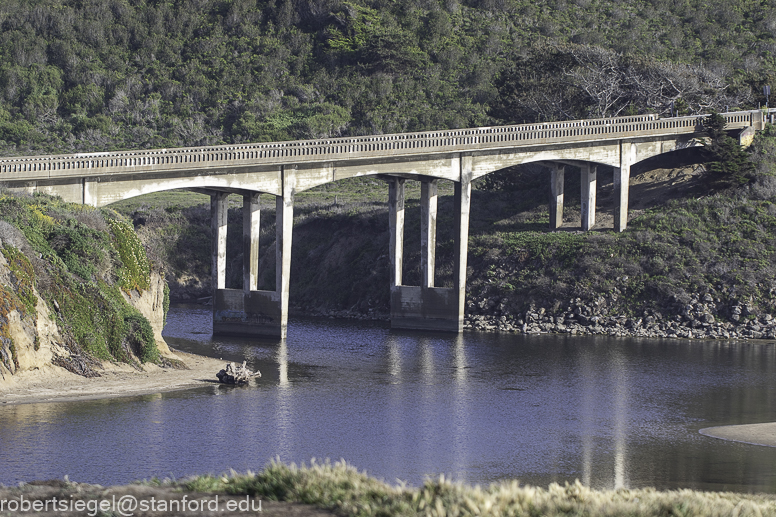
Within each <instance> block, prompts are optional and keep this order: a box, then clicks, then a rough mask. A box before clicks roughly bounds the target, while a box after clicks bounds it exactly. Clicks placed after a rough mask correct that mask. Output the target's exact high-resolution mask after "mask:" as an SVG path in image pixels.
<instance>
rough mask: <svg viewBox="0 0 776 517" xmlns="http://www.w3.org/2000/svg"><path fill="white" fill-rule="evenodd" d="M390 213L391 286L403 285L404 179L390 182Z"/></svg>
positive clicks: (395, 179)
mask: <svg viewBox="0 0 776 517" xmlns="http://www.w3.org/2000/svg"><path fill="white" fill-rule="evenodd" d="M388 215H389V222H388V225H389V231H390V232H391V237H390V239H391V240H390V244H389V251H388V254H389V255H390V257H391V287H395V286H397V285H401V281H402V266H403V264H404V179H403V178H391V179H390V181H389V182H388Z"/></svg>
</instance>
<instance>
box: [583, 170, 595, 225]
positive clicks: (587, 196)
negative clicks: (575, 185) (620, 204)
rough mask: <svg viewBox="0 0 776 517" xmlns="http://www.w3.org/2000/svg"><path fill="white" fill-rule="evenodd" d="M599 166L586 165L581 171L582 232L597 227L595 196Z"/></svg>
mask: <svg viewBox="0 0 776 517" xmlns="http://www.w3.org/2000/svg"><path fill="white" fill-rule="evenodd" d="M597 175H598V166H597V165H596V164H594V163H593V164H591V163H586V164H584V165H583V166H582V170H581V171H580V180H581V181H580V183H581V184H582V230H583V231H585V232H587V231H590V229H591V228H592V227H593V226H595V195H596V188H597V187H596V176H597Z"/></svg>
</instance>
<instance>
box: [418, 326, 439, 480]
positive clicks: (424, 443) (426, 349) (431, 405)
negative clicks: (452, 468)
mask: <svg viewBox="0 0 776 517" xmlns="http://www.w3.org/2000/svg"><path fill="white" fill-rule="evenodd" d="M418 345H419V346H420V379H419V380H418V382H419V384H420V390H421V401H422V402H421V407H422V412H421V413H420V414H419V415H418V419H419V421H418V424H419V425H420V429H421V435H420V442H421V443H420V445H421V449H420V451H419V452H420V455H421V458H420V466H421V469H422V471H423V472H424V473H428V474H431V473H432V471H433V470H434V468H435V467H434V465H435V464H438V463H439V462H438V461H436V458H435V456H436V454H435V449H434V447H433V444H434V442H435V439H436V436H435V432H434V431H435V424H436V423H437V422H438V420H437V418H436V415H435V412H436V411H438V410H439V408H438V407H436V404H435V402H436V398H435V396H434V385H435V384H436V382H435V372H434V348H433V346H432V343H431V340H429V339H428V338H420V339H419V340H418ZM437 468H438V467H437Z"/></svg>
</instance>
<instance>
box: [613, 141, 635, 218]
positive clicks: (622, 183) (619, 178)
mask: <svg viewBox="0 0 776 517" xmlns="http://www.w3.org/2000/svg"><path fill="white" fill-rule="evenodd" d="M633 147H634V146H633V145H632V144H630V143H628V142H625V143H621V144H620V167H619V168H617V167H615V169H614V231H616V232H621V231H624V230H625V227H626V226H627V225H628V187H629V186H630V166H631V163H632V162H633V154H634V152H633V151H634V149H633Z"/></svg>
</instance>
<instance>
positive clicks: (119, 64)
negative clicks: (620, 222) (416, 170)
mask: <svg viewBox="0 0 776 517" xmlns="http://www.w3.org/2000/svg"><path fill="white" fill-rule="evenodd" d="M774 49H776V5H771V4H770V3H768V2H751V1H749V0H731V1H727V2H722V1H721V0H707V1H704V2H700V1H699V0H686V1H683V2H668V1H665V0H640V1H635V0H624V1H618V2H614V1H600V0H569V1H567V0H481V1H475V0H469V1H459V0H391V1H388V0H168V1H164V0H23V1H22V0H7V1H4V2H2V3H1V4H0V152H2V153H3V154H6V155H8V154H35V153H47V152H59V151H71V150H77V151H91V150H112V149H126V148H142V147H174V146H189V145H200V144H216V143H236V142H244V141H267V140H284V139H299V138H321V137H328V136H343V135H360V134H370V133H392V132H402V131H418V130H427V129H443V128H455V127H467V126H480V125H492V124H504V123H512V122H523V121H534V120H556V119H563V118H577V117H587V116H609V115H616V114H625V113H644V112H656V113H661V114H667V113H668V109H669V107H668V106H669V103H670V101H672V100H673V101H674V103H675V105H676V106H677V107H679V108H680V109H682V110H683V111H684V112H687V113H696V112H702V111H708V110H710V109H718V110H722V109H725V108H726V107H728V106H729V107H730V108H733V107H740V108H751V107H756V106H757V104H758V102H759V101H760V100H761V99H760V98H759V96H760V93H759V92H761V90H762V85H764V84H770V82H771V80H772V79H773V78H774V77H776V60H775V58H774V52H773V51H774Z"/></svg>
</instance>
